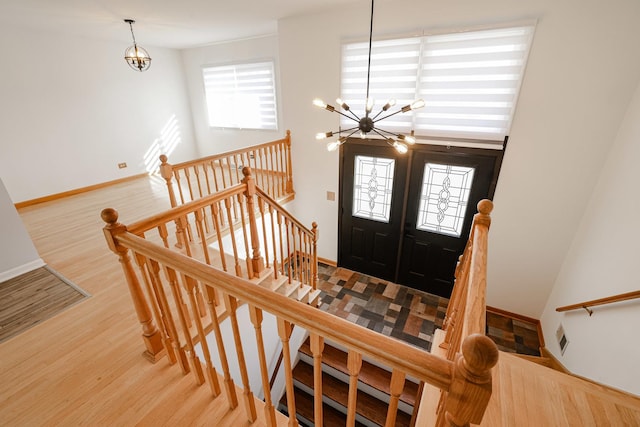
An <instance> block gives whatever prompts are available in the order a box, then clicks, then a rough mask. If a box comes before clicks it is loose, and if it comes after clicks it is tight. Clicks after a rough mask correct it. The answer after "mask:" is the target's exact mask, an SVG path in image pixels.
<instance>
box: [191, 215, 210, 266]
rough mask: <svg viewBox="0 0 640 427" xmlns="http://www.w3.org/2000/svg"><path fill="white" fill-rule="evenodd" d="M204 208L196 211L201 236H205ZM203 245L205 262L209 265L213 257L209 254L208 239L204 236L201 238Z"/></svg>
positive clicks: (197, 226) (197, 225)
mask: <svg viewBox="0 0 640 427" xmlns="http://www.w3.org/2000/svg"><path fill="white" fill-rule="evenodd" d="M203 210H204V209H198V210H196V211H195V215H196V228H197V230H198V234H200V235H201V236H203V235H204V234H202V233H204V225H203V222H204V214H203ZM200 243H201V246H202V253H203V255H204V262H205V263H206V264H207V265H211V257H210V256H209V245H207V240H206V239H204V238H202V239H201V240H200Z"/></svg>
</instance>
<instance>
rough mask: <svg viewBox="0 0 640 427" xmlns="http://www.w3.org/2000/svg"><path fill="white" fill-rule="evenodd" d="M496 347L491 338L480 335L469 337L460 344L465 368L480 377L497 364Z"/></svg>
mask: <svg viewBox="0 0 640 427" xmlns="http://www.w3.org/2000/svg"><path fill="white" fill-rule="evenodd" d="M498 355H499V353H498V347H497V346H496V344H495V343H494V342H493V341H491V338H489V337H487V336H485V335H481V334H472V335H469V336H468V337H467V338H466V339H465V340H464V341H463V342H462V356H463V357H464V364H465V366H466V368H467V369H468V370H469V371H471V372H472V373H474V374H476V375H480V374H482V373H484V372H486V371H488V370H489V369H491V368H493V367H494V366H495V365H496V363H498Z"/></svg>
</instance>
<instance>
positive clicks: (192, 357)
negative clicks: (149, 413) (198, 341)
mask: <svg viewBox="0 0 640 427" xmlns="http://www.w3.org/2000/svg"><path fill="white" fill-rule="evenodd" d="M166 273H167V277H168V278H169V284H170V286H171V292H172V293H173V299H174V300H175V302H176V307H177V311H178V320H180V325H181V326H182V335H184V339H185V341H186V344H185V347H186V350H187V357H188V358H189V366H191V371H192V372H193V374H194V375H195V377H196V383H197V384H198V385H202V384H203V383H204V373H203V372H202V364H201V363H200V360H199V359H198V356H197V355H196V352H195V350H194V348H193V339H192V338H191V332H189V327H190V326H191V325H190V320H189V319H190V316H189V312H188V310H187V306H186V304H185V303H184V301H183V300H182V293H181V292H180V288H179V285H178V275H177V274H176V272H175V270H173V269H171V268H168V267H167V268H166ZM195 317H196V319H197V317H198V316H195Z"/></svg>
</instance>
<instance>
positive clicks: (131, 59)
mask: <svg viewBox="0 0 640 427" xmlns="http://www.w3.org/2000/svg"><path fill="white" fill-rule="evenodd" d="M124 22H126V23H127V24H129V29H131V37H132V38H133V46H129V47H128V48H127V50H125V51H124V59H125V61H127V64H129V66H130V67H131V68H133V69H134V70H136V71H140V72H142V71H146V70H148V69H149V67H150V66H151V57H150V56H149V53H148V52H147V51H146V50H145V49H144V48H142V47H140V46H138V44H137V43H136V36H135V35H134V34H133V24H135V22H136V21H134V20H133V19H125V20H124Z"/></svg>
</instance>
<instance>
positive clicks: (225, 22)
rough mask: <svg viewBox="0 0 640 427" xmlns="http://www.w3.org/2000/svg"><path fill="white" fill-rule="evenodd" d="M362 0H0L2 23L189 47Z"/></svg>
mask: <svg viewBox="0 0 640 427" xmlns="http://www.w3.org/2000/svg"><path fill="white" fill-rule="evenodd" d="M357 1H361V0H179V1H177V0H0V24H2V25H14V26H18V27H27V28H28V29H31V30H34V29H35V30H42V31H55V32H57V33H63V34H67V35H70V36H74V37H88V38H98V39H104V40H117V41H122V42H126V41H131V34H130V32H129V28H128V26H127V24H125V23H124V22H123V20H124V19H125V18H131V19H135V20H136V23H135V24H134V27H133V30H134V32H135V35H136V40H137V41H138V42H139V43H140V44H141V45H142V46H162V47H169V48H188V47H195V46H201V45H206V44H211V43H216V42H221V41H228V40H236V39H241V38H248V37H254V36H259V35H264V34H273V33H275V32H276V30H277V21H278V19H280V18H285V17H289V16H295V15H301V14H307V13H311V12H315V11H319V10H322V9H326V8H329V7H332V6H334V5H336V4H348V3H354V2H357Z"/></svg>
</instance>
